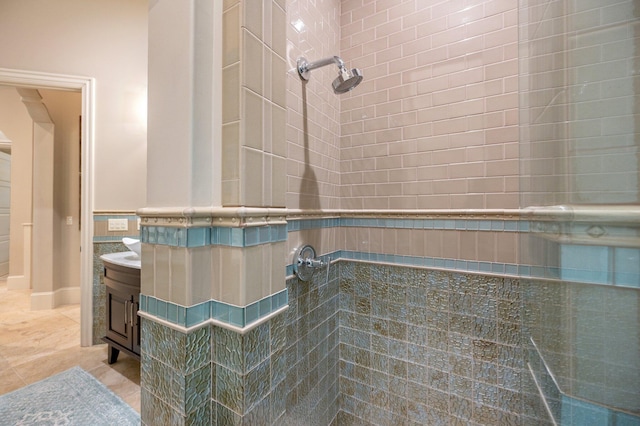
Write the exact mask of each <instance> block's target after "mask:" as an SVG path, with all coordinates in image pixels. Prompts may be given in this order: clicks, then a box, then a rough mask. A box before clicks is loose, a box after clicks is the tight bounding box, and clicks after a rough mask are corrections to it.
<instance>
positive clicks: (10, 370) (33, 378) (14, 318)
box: [0, 280, 140, 412]
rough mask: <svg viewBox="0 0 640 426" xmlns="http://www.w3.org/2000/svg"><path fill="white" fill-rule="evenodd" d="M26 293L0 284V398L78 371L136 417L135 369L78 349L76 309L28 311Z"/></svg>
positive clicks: (97, 350) (99, 351) (128, 362)
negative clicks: (61, 374) (121, 400)
mask: <svg viewBox="0 0 640 426" xmlns="http://www.w3.org/2000/svg"><path fill="white" fill-rule="evenodd" d="M29 305H30V301H29V291H22V290H21V291H14V290H11V291H9V290H7V286H6V282H5V281H3V280H0V395H2V394H5V393H8V392H11V391H14V390H16V389H19V388H21V387H23V386H25V385H28V384H31V383H33V382H37V381H38V380H42V379H44V378H46V377H49V376H52V375H54V374H57V373H60V372H62V371H65V370H67V369H69V368H71V367H74V366H79V367H82V368H83V369H84V370H85V371H87V372H89V373H90V374H92V375H93V376H94V377H96V378H97V379H98V380H99V381H101V382H102V383H104V384H105V385H106V386H107V387H108V388H109V389H111V390H112V391H113V392H114V393H116V394H117V395H118V396H120V398H122V399H123V400H124V401H125V402H127V403H128V404H129V405H131V406H132V407H133V408H134V409H135V410H136V411H138V412H140V363H139V362H138V361H137V360H136V359H134V358H130V357H128V356H127V355H125V354H123V353H120V356H119V357H118V361H117V362H116V363H114V364H112V365H109V364H108V363H107V347H106V345H97V346H91V347H81V346H80V306H79V305H69V306H61V307H59V308H56V309H53V310H47V311H31V310H30V309H29Z"/></svg>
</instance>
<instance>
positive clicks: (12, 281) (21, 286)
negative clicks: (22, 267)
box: [7, 275, 31, 290]
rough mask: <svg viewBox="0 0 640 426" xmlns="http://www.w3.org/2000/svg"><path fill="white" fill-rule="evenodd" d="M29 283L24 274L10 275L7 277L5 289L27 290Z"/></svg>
mask: <svg viewBox="0 0 640 426" xmlns="http://www.w3.org/2000/svg"><path fill="white" fill-rule="evenodd" d="M29 288H31V283H30V282H29V280H28V279H27V277H25V276H24V275H10V276H9V277H7V290H29Z"/></svg>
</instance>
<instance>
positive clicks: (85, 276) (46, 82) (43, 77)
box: [0, 68, 95, 346]
mask: <svg viewBox="0 0 640 426" xmlns="http://www.w3.org/2000/svg"><path fill="white" fill-rule="evenodd" d="M0 85H7V86H14V87H18V88H32V89H54V90H72V91H80V93H81V99H82V106H81V115H82V121H81V125H80V129H79V133H80V139H81V140H82V147H81V152H80V162H81V169H80V176H79V177H78V179H79V181H80V188H81V189H80V217H81V218H82V226H81V228H80V247H81V253H80V312H81V319H80V334H81V337H80V344H81V345H82V346H91V345H92V340H93V336H92V332H93V331H92V328H93V326H92V324H93V297H92V296H93V295H92V283H93V179H92V177H93V147H94V138H93V135H94V108H95V107H94V88H95V81H94V80H93V79H92V78H88V77H77V76H68V75H60V74H49V73H37V72H31V71H22V70H10V69H4V68H0ZM32 241H34V242H37V241H39V236H38V235H35V233H34V235H33V236H32Z"/></svg>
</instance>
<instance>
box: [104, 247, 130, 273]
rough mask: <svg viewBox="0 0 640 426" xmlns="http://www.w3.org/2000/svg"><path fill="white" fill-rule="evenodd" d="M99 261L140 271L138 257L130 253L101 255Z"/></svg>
mask: <svg viewBox="0 0 640 426" xmlns="http://www.w3.org/2000/svg"><path fill="white" fill-rule="evenodd" d="M100 259H102V260H103V261H105V262H109V263H113V264H116V265H120V266H125V267H128V268H134V269H140V257H139V256H138V255H137V254H135V253H134V252H132V251H123V252H120V253H109V254H103V255H102V256H100Z"/></svg>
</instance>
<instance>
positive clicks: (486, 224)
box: [287, 217, 529, 232]
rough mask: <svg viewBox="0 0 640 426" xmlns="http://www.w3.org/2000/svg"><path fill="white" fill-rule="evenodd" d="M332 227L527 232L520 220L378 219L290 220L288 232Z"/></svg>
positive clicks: (525, 224)
mask: <svg viewBox="0 0 640 426" xmlns="http://www.w3.org/2000/svg"><path fill="white" fill-rule="evenodd" d="M333 227H356V228H395V229H448V230H452V229H456V230H460V231H465V230H466V231H478V230H480V231H504V232H523V231H525V230H526V231H528V229H529V223H528V222H527V221H520V220H475V219H474V220H467V219H378V218H347V217H341V218H329V219H290V220H289V221H288V222H287V230H288V231H289V232H294V231H301V230H304V229H320V228H333Z"/></svg>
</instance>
